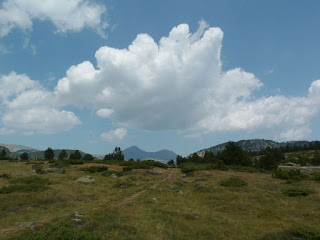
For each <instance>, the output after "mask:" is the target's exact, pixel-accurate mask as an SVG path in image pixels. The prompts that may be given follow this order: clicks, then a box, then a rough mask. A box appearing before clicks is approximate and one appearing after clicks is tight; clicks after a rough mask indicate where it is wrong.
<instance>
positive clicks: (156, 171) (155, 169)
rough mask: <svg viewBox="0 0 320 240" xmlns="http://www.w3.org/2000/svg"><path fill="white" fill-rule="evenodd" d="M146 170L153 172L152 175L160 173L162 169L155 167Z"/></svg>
mask: <svg viewBox="0 0 320 240" xmlns="http://www.w3.org/2000/svg"><path fill="white" fill-rule="evenodd" d="M148 172H149V173H151V174H153V175H159V174H162V171H161V170H159V169H157V168H153V169H149V170H148Z"/></svg>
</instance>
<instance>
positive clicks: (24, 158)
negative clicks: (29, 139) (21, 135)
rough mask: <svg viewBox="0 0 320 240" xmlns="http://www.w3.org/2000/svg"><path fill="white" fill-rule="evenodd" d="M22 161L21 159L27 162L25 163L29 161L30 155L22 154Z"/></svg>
mask: <svg viewBox="0 0 320 240" xmlns="http://www.w3.org/2000/svg"><path fill="white" fill-rule="evenodd" d="M20 159H21V160H25V161H27V160H29V154H28V153H26V152H24V153H22V154H21V155H20Z"/></svg>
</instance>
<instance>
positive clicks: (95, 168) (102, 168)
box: [80, 166, 108, 173]
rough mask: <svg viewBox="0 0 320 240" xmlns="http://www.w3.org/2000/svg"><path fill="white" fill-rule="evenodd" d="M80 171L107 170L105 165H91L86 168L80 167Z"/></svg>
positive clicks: (94, 171)
mask: <svg viewBox="0 0 320 240" xmlns="http://www.w3.org/2000/svg"><path fill="white" fill-rule="evenodd" d="M80 170H81V171H85V172H88V173H96V172H104V171H107V170H108V167H106V166H91V167H87V168H81V169H80Z"/></svg>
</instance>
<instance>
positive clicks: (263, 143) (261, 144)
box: [196, 139, 313, 157]
mask: <svg viewBox="0 0 320 240" xmlns="http://www.w3.org/2000/svg"><path fill="white" fill-rule="evenodd" d="M235 143H236V144H237V145H238V146H240V147H241V148H242V149H243V150H245V151H248V152H258V151H261V150H263V149H266V148H267V147H270V148H279V147H285V146H304V145H308V144H310V143H313V142H309V141H289V142H281V143H279V142H275V141H272V140H266V139H250V140H240V141H238V142H235ZM227 144H228V143H227V142H226V143H222V144H218V145H216V146H213V147H210V148H206V149H203V150H200V151H198V152H196V153H197V154H198V155H199V156H201V157H202V156H203V155H204V153H205V152H206V151H210V152H213V153H215V154H217V153H218V152H220V151H222V150H224V149H225V147H226V145H227Z"/></svg>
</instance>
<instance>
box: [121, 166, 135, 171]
mask: <svg viewBox="0 0 320 240" xmlns="http://www.w3.org/2000/svg"><path fill="white" fill-rule="evenodd" d="M132 169H133V167H131V166H127V167H123V168H122V171H124V172H130V171H132Z"/></svg>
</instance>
